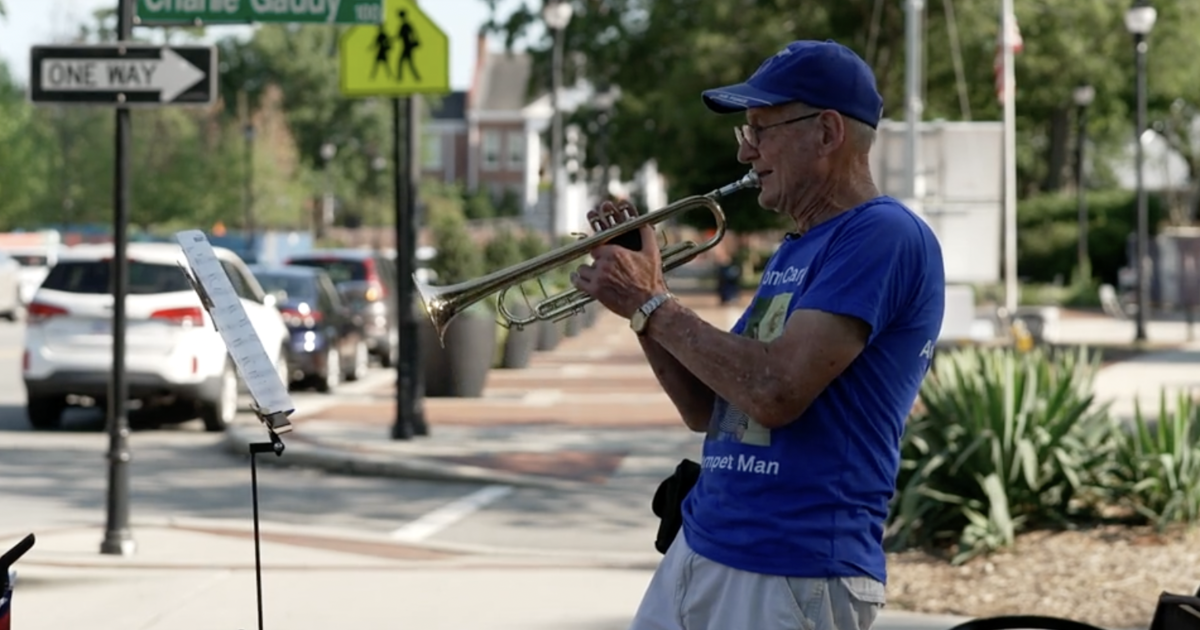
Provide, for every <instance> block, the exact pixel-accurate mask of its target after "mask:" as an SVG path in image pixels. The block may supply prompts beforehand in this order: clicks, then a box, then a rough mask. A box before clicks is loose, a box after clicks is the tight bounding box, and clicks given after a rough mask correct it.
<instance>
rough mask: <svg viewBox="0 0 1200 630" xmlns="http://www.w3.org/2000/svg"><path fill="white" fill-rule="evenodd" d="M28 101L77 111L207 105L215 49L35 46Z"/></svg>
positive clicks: (212, 82)
mask: <svg viewBox="0 0 1200 630" xmlns="http://www.w3.org/2000/svg"><path fill="white" fill-rule="evenodd" d="M29 65H30V68H29V100H30V101H32V102H34V103H68V104H77V105H118V106H126V105H129V106H133V105H138V106H159V105H208V104H211V103H212V102H213V100H214V99H215V98H216V94H217V49H216V47H214V46H170V47H167V46H153V45H147V44H121V43H117V44H102V45H77V46H34V47H33V48H32V49H31V50H30V54H29Z"/></svg>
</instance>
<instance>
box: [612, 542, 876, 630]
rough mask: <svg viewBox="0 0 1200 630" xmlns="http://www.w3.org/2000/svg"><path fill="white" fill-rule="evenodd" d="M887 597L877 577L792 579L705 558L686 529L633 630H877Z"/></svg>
mask: <svg viewBox="0 0 1200 630" xmlns="http://www.w3.org/2000/svg"><path fill="white" fill-rule="evenodd" d="M885 600H886V596H885V591H884V586H883V584H881V583H880V582H879V581H878V580H875V579H873V578H870V577H865V576H863V577H842V578H790V577H783V576H779V575H764V574H761V573H750V572H747V571H740V570H738V569H733V568H730V567H727V566H725V565H723V564H719V563H716V562H713V561H712V560H709V559H707V558H704V557H703V556H700V555H699V554H697V553H696V552H694V551H692V549H691V547H688V545H687V541H685V540H684V535H683V532H682V531H680V532H679V535H678V536H676V537H675V542H673V543H672V544H671V548H670V549H668V550H667V555H666V556H665V557H663V560H662V563H661V564H659V565H658V570H657V571H655V573H654V577H653V578H652V579H651V580H650V586H649V587H647V589H646V594H645V596H644V597H643V598H642V604H641V606H639V607H638V611H637V615H636V616H635V617H634V620H633V624H632V625H631V626H629V630H751V629H753V630H870V628H871V624H872V623H874V622H875V617H876V615H878V614H879V609H880V608H882V607H883V605H884V602H885Z"/></svg>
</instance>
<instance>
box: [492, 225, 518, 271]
mask: <svg viewBox="0 0 1200 630" xmlns="http://www.w3.org/2000/svg"><path fill="white" fill-rule="evenodd" d="M483 259H484V266H485V271H486V273H491V272H493V271H499V270H501V269H504V268H506V267H511V266H513V265H516V264H520V263H521V262H522V256H521V243H520V241H519V239H518V237H517V235H516V233H514V232H513V231H512V230H511V229H509V228H500V229H498V230H496V233H495V234H493V235H492V238H491V239H489V240H488V242H487V245H485V246H484V248H483Z"/></svg>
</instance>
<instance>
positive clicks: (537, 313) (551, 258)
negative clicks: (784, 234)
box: [413, 171, 758, 340]
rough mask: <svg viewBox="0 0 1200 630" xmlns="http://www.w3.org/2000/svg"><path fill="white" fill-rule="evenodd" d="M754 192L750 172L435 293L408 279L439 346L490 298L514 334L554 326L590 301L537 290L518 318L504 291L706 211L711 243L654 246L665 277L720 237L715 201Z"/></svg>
mask: <svg viewBox="0 0 1200 630" xmlns="http://www.w3.org/2000/svg"><path fill="white" fill-rule="evenodd" d="M757 187H758V175H757V174H756V173H755V172H754V171H750V172H749V173H747V174H746V175H744V176H743V177H742V178H741V179H739V180H738V181H736V182H733V183H732V184H728V185H726V186H722V187H721V188H718V189H716V190H714V191H712V192H710V193H708V194H705V195H695V196H692V197H686V198H684V199H680V200H679V201H676V202H675V203H673V204H671V205H668V206H665V207H663V208H660V209H658V210H655V211H653V212H648V213H646V214H643V215H639V216H637V217H634V218H632V219H628V220H626V221H625V222H624V223H619V224H617V225H615V226H613V227H611V228H608V229H606V230H604V231H602V232H598V233H596V234H593V235H592V236H588V237H583V238H581V239H579V240H578V241H575V242H574V243H571V244H570V245H565V246H563V247H560V248H558V249H555V250H551V251H549V252H546V253H545V254H542V255H540V256H537V257H535V258H533V259H531V260H527V261H525V262H523V263H520V264H517V265H513V266H511V267H508V268H505V269H500V270H498V271H494V272H492V273H490V274H488V275H486V276H483V277H481V278H476V279H474V280H467V281H465V282H460V283H458V284H452V285H448V286H442V287H437V286H429V285H427V284H423V283H421V282H420V281H418V280H417V279H416V277H415V276H414V277H413V284H414V285H415V286H416V288H417V291H418V292H420V294H421V301H422V302H423V303H424V305H425V311H426V312H427V313H429V318H430V319H431V320H432V321H433V328H434V330H435V331H437V334H438V339H439V340H444V339H443V338H444V335H445V333H446V328H447V327H448V326H449V325H450V322H451V321H453V320H454V318H455V317H457V316H458V315H459V314H460V313H462V312H463V310H464V309H466V308H467V307H469V306H471V305H472V304H475V303H476V302H478V301H480V300H482V299H484V298H486V297H488V296H489V295H492V294H494V293H498V294H499V295H498V296H497V299H498V303H497V311H498V312H499V314H500V318H501V320H502V321H501V323H502V324H503V325H506V326H509V327H512V328H515V329H517V330H520V329H521V328H523V327H525V326H528V325H530V324H532V323H534V322H537V321H551V322H553V321H558V320H560V319H565V318H567V317H570V316H571V315H574V314H576V313H578V312H580V311H581V310H582V309H583V307H584V306H585V305H587V304H588V303H590V302H592V301H593V300H594V298H592V297H591V296H589V295H587V294H586V293H584V292H582V291H580V290H578V289H570V290H567V291H563V292H560V293H556V294H554V295H550V294H549V293H548V292H546V290H545V286H544V285H542V291H543V293H545V294H546V297H545V298H544V299H543V300H541V301H540V302H538V303H536V304H529V307H530V310H531V311H532V314H531V315H529V316H527V317H518V316H516V315H515V314H513V313H512V312H511V311H510V310H509V309H508V307H507V304H506V301H505V299H504V296H505V294H507V293H508V291H509V289H512V288H514V287H519V286H520V285H521V284H522V283H524V282H526V281H528V280H531V279H533V278H539V277H540V276H543V275H545V274H546V273H548V272H550V271H553V270H554V269H557V268H558V267H561V266H562V265H565V264H567V263H568V262H570V261H572V260H574V259H577V258H583V257H585V256H587V255H588V254H589V253H590V252H591V251H592V250H594V249H596V248H597V247H599V246H601V245H604V244H606V243H609V242H610V241H612V240H614V239H616V238H618V237H620V236H622V235H624V234H627V233H630V232H634V231H636V230H638V229H640V228H641V227H642V226H643V225H646V224H653V225H657V224H659V223H661V222H663V221H666V220H668V219H671V218H674V217H676V216H678V215H680V214H683V213H684V212H687V211H690V210H693V209H698V208H707V209H708V211H709V212H711V213H712V215H713V218H714V219H715V220H716V223H717V227H716V232H715V233H714V234H713V235H712V237H710V238H709V239H708V240H706V241H704V242H703V243H696V242H694V241H682V242H680V243H676V244H674V245H666V244H665V243H664V244H662V245H659V251H660V253H661V255H662V268H663V272H664V273H665V272H668V271H671V270H672V269H675V268H676V267H679V266H681V265H684V264H686V263H688V262H690V261H691V260H692V259H694V258H695V257H696V256H699V255H700V254H702V253H704V252H706V251H708V250H710V249H712V248H713V247H715V246H716V245H717V243H720V242H721V239H722V238H724V237H725V212H724V211H723V210H722V209H721V206H720V204H718V203H717V200H718V199H720V198H722V197H726V196H729V195H731V194H733V193H735V192H738V191H739V190H742V189H745V188H757ZM539 282H540V280H539ZM526 302H528V296H526Z"/></svg>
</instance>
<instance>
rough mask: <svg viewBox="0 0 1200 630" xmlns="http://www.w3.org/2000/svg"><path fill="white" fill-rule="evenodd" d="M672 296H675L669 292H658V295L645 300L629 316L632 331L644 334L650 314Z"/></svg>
mask: <svg viewBox="0 0 1200 630" xmlns="http://www.w3.org/2000/svg"><path fill="white" fill-rule="evenodd" d="M673 297H675V296H674V295H671V294H670V293H659V294H658V295H656V296H654V297H652V298H650V299H649V300H647V301H646V303H645V304H643V305H642V307H641V308H639V309H638V310H636V311H634V312H633V315H632V316H630V318H629V327H630V328H632V329H633V332H635V333H637V334H639V335H644V334H646V325H647V324H648V323H649V322H650V314H651V313H653V312H654V311H656V310H658V307H660V306H662V305H663V304H666V303H667V300H670V299H671V298H673Z"/></svg>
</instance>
